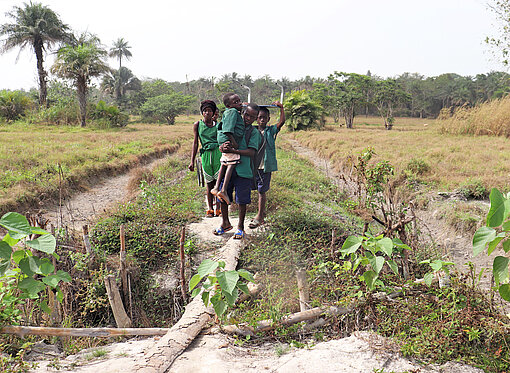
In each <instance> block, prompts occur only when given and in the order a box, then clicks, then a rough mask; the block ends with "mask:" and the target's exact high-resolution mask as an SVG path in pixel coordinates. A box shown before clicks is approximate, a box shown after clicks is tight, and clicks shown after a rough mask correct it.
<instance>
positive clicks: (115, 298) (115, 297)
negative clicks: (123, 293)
mask: <svg viewBox="0 0 510 373" xmlns="http://www.w3.org/2000/svg"><path fill="white" fill-rule="evenodd" d="M104 284H105V287H106V292H107V293H108V300H109V301H110V306H111V307H112V311H113V316H114V317H115V322H116V323H117V327H119V328H129V327H130V326H131V320H130V319H129V317H128V315H127V313H126V310H125V309H124V305H123V304H122V299H121V297H120V293H119V288H118V287H117V284H116V283H115V277H114V276H113V275H109V276H106V278H105V279H104Z"/></svg>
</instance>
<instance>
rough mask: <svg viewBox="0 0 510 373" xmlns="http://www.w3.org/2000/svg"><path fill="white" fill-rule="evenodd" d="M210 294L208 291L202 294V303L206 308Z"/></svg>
mask: <svg viewBox="0 0 510 373" xmlns="http://www.w3.org/2000/svg"><path fill="white" fill-rule="evenodd" d="M210 294H211V293H210V292H209V291H204V292H203V293H202V302H204V305H205V306H206V307H207V306H209V295H210Z"/></svg>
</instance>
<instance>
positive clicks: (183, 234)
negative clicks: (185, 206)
mask: <svg viewBox="0 0 510 373" xmlns="http://www.w3.org/2000/svg"><path fill="white" fill-rule="evenodd" d="M185 238H186V227H182V229H181V239H180V241H179V254H180V256H181V271H180V276H181V295H182V299H183V300H184V302H186V301H187V300H188V294H187V293H186V278H185V277H184V269H185V265H186V259H185V257H184V239H185Z"/></svg>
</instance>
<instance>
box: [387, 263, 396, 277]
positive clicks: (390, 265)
mask: <svg viewBox="0 0 510 373" xmlns="http://www.w3.org/2000/svg"><path fill="white" fill-rule="evenodd" d="M386 263H388V266H389V267H390V268H391V270H392V271H393V273H395V274H396V275H398V274H399V273H398V266H397V263H395V261H394V260H387V261H386Z"/></svg>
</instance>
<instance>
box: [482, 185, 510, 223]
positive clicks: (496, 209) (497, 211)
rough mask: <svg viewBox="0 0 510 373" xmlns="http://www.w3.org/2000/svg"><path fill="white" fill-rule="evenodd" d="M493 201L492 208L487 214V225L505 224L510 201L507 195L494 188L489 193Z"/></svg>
mask: <svg viewBox="0 0 510 373" xmlns="http://www.w3.org/2000/svg"><path fill="white" fill-rule="evenodd" d="M489 199H490V201H491V208H490V209H489V213H488V214H487V226H488V227H499V226H500V225H501V224H503V221H504V220H505V218H506V216H507V214H508V210H507V209H508V202H507V199H506V198H505V196H504V195H503V194H502V193H501V192H500V191H499V190H497V189H496V188H492V190H491V194H490V195H489Z"/></svg>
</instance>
